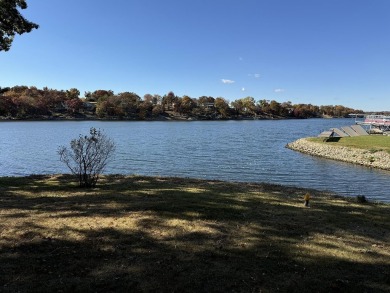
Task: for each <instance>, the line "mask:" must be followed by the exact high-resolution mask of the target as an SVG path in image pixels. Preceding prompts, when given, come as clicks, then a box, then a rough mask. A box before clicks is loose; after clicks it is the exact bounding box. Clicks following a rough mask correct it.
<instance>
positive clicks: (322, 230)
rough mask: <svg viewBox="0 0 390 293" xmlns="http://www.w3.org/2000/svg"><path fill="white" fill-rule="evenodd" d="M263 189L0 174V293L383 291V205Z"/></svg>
mask: <svg viewBox="0 0 390 293" xmlns="http://www.w3.org/2000/svg"><path fill="white" fill-rule="evenodd" d="M306 191H307V190H303V189H298V188H294V187H282V186H276V185H268V184H249V183H227V182H220V181H201V180H193V179H178V178H159V177H140V176H107V177H104V178H103V179H102V181H101V182H100V184H99V186H98V187H97V188H94V189H90V190H84V189H80V188H77V186H76V184H74V183H72V181H71V179H70V177H69V176H66V175H58V176H30V177H23V178H13V177H11V178H6V177H3V178H0V217H1V221H0V227H1V229H0V233H1V237H0V272H1V274H0V291H1V292H114V291H115V292H118V291H119V292H276V291H281V292H340V291H341V292H389V291H390V274H389V272H390V244H389V243H390V205H388V204H374V203H366V204H363V203H357V201H356V200H355V199H352V198H351V199H345V198H340V197H336V196H334V195H332V194H327V193H324V192H318V191H314V190H313V191H311V193H312V196H313V199H312V200H311V207H310V208H305V207H304V206H303V195H304V193H305V192H306Z"/></svg>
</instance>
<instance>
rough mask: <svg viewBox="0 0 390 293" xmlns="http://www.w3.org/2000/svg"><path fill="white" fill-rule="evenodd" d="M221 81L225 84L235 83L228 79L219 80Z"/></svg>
mask: <svg viewBox="0 0 390 293" xmlns="http://www.w3.org/2000/svg"><path fill="white" fill-rule="evenodd" d="M221 81H222V82H223V83H225V84H230V83H234V82H235V81H234V80H230V79H221Z"/></svg>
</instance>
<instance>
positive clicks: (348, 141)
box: [309, 135, 390, 153]
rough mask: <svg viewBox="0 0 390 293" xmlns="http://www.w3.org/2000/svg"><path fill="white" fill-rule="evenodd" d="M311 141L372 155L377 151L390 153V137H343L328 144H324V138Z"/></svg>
mask: <svg viewBox="0 0 390 293" xmlns="http://www.w3.org/2000/svg"><path fill="white" fill-rule="evenodd" d="M309 140H310V141H313V142H318V143H324V144H332V145H337V146H344V147H352V148H358V149H365V150H367V151H369V152H372V153H375V152H377V151H386V152H388V153H390V136H386V135H365V136H355V137H341V138H339V139H335V140H329V141H326V142H324V140H323V138H319V137H311V138H309Z"/></svg>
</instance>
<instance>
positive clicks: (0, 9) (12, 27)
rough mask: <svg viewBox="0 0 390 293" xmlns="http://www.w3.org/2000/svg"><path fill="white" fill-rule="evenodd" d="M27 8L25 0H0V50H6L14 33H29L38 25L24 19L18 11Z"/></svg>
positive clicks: (9, 46)
mask: <svg viewBox="0 0 390 293" xmlns="http://www.w3.org/2000/svg"><path fill="white" fill-rule="evenodd" d="M18 7H19V8H21V9H26V8H27V3H26V1H25V0H1V1H0V51H8V50H9V49H10V48H11V44H12V42H13V40H14V37H15V34H19V35H21V34H24V33H29V32H31V30H33V29H34V28H35V29H37V28H38V27H39V26H38V25H37V24H35V23H33V22H31V21H28V20H27V19H25V18H24V17H23V16H22V15H21V14H20V12H19V10H18Z"/></svg>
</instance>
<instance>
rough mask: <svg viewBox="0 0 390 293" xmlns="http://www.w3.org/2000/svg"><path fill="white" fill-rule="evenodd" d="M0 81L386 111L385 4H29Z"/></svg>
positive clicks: (389, 23) (293, 0) (336, 0)
mask: <svg viewBox="0 0 390 293" xmlns="http://www.w3.org/2000/svg"><path fill="white" fill-rule="evenodd" d="M27 3H28V8H27V9H26V10H23V11H22V14H23V15H24V16H25V17H26V18H27V19H29V20H31V21H34V22H36V23H38V24H39V25H40V28H39V29H38V30H34V31H32V32H31V33H30V34H24V35H22V36H16V38H15V41H14V43H13V45H12V48H11V50H10V51H8V52H0V86H2V87H5V86H14V85H28V86H37V87H38V88H42V87H44V86H47V87H49V88H55V89H64V90H66V89H69V88H72V87H75V88H78V89H79V90H80V92H81V93H82V94H83V93H84V92H85V91H94V90H97V89H107V90H113V91H114V92H115V93H119V92H123V91H132V92H135V93H137V94H138V95H140V96H141V97H142V96H143V95H144V94H147V93H150V94H159V95H164V94H166V93H168V92H169V91H173V92H174V93H175V94H176V95H179V96H182V95H189V96H190V97H192V98H197V97H199V96H202V95H207V96H213V97H214V98H216V97H224V98H226V99H228V100H230V101H233V100H235V99H239V98H243V97H247V96H251V97H254V98H255V99H256V100H259V99H274V100H276V101H279V102H284V101H291V102H292V103H294V104H296V103H311V104H315V105H336V104H337V105H344V106H347V107H351V108H355V109H362V110H366V111H382V110H390V38H389V33H390V1H389V0H372V1H367V0H365V1H362V0H240V1H238V0H224V1H222V0H196V1H195V0H164V1H162V0H112V1H103V0H94V1H91V0H67V1H60V0H39V1H32V0H29V1H27Z"/></svg>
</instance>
